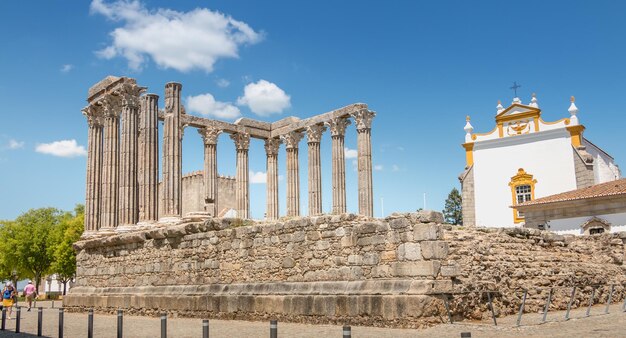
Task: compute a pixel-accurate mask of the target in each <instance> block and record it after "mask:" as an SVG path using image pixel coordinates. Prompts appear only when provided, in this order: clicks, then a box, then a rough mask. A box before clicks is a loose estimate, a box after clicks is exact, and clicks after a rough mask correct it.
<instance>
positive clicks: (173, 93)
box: [160, 82, 183, 223]
mask: <svg viewBox="0 0 626 338" xmlns="http://www.w3.org/2000/svg"><path fill="white" fill-rule="evenodd" d="M181 89H182V85H181V84H180V83H176V82H169V83H167V84H165V122H164V127H163V206H164V210H163V212H161V219H160V221H162V222H165V223H169V222H178V221H180V219H181V217H182V206H181V202H182V194H181V188H182V173H181V172H182V157H181V152H182V129H183V126H182V125H181V123H180V115H181V113H182V112H181V106H180V92H181Z"/></svg>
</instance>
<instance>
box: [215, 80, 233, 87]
mask: <svg viewBox="0 0 626 338" xmlns="http://www.w3.org/2000/svg"><path fill="white" fill-rule="evenodd" d="M215 83H216V84H217V86H218V87H220V88H226V87H228V86H230V81H228V80H226V79H217V80H216V81H215Z"/></svg>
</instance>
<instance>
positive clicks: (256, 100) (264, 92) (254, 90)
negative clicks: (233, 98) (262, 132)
mask: <svg viewBox="0 0 626 338" xmlns="http://www.w3.org/2000/svg"><path fill="white" fill-rule="evenodd" d="M243 91H244V93H243V96H241V97H239V98H238V99H237V104H238V105H241V106H248V107H250V110H252V112H253V113H255V114H257V115H261V116H269V115H271V114H276V113H281V112H282V111H283V110H285V109H287V108H289V107H290V106H291V97H289V95H287V94H286V93H285V91H284V90H282V89H280V88H279V87H278V86H277V85H276V84H274V83H272V82H269V81H266V80H259V81H258V82H257V83H249V84H247V85H246V87H245V88H244V90H243Z"/></svg>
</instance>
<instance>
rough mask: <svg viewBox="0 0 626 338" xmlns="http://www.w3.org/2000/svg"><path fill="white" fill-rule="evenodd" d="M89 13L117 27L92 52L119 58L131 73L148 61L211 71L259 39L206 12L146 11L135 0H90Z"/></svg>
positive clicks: (239, 23)
mask: <svg viewBox="0 0 626 338" xmlns="http://www.w3.org/2000/svg"><path fill="white" fill-rule="evenodd" d="M90 11H91V13H92V14H101V15H103V16H105V17H106V18H108V19H110V20H112V21H115V22H120V23H122V25H121V26H120V27H117V28H115V29H114V30H113V31H112V32H110V33H109V35H110V36H111V38H112V39H113V42H112V44H111V45H109V46H107V47H105V48H103V49H102V50H100V51H98V52H96V54H97V55H98V56H99V57H101V58H104V59H111V58H114V57H116V56H121V57H123V58H125V59H126V60H127V61H128V66H129V67H130V68H131V69H134V70H140V69H141V68H142V66H143V64H144V62H145V61H146V59H147V58H148V57H149V58H151V59H152V60H153V61H154V62H155V63H156V64H157V65H158V66H160V67H163V68H173V69H176V70H178V71H181V72H187V71H190V70H193V69H201V70H204V71H206V72H211V71H213V65H214V64H215V62H216V61H217V60H218V59H220V58H238V57H239V47H240V46H242V45H245V44H254V43H257V42H259V41H261V40H262V39H263V34H261V33H258V32H255V31H254V30H253V29H252V28H250V26H248V24H246V23H245V22H242V21H237V20H235V19H233V18H232V17H230V16H228V15H225V14H223V13H220V12H218V11H211V10H210V9H207V8H196V9H193V10H191V11H189V12H179V11H175V10H171V9H166V8H158V9H156V10H152V9H148V8H146V7H145V6H144V4H143V3H141V2H140V1H138V0H132V1H129V0H118V1H114V2H111V3H108V2H105V1H104V0H93V1H92V2H91V7H90Z"/></svg>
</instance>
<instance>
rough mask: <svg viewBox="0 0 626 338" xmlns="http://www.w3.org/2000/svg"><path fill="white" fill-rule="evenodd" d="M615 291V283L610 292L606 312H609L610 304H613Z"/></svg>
mask: <svg viewBox="0 0 626 338" xmlns="http://www.w3.org/2000/svg"><path fill="white" fill-rule="evenodd" d="M613 291H615V284H612V285H611V292H609V299H607V300H606V308H605V309H604V313H605V314H607V313H609V306H611V300H613Z"/></svg>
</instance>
